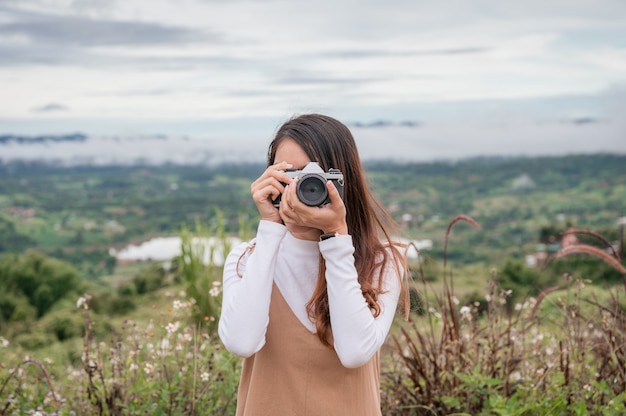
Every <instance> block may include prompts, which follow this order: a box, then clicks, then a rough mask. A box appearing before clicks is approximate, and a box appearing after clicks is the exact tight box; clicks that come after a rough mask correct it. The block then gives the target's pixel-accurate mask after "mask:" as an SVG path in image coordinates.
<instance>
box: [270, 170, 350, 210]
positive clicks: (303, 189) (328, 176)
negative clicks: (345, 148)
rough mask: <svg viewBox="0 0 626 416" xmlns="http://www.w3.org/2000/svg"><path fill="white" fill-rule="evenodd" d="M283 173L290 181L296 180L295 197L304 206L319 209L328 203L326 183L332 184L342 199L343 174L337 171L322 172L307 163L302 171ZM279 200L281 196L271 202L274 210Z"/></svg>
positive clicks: (328, 196)
mask: <svg viewBox="0 0 626 416" xmlns="http://www.w3.org/2000/svg"><path fill="white" fill-rule="evenodd" d="M285 173H286V174H287V176H289V177H290V178H292V179H295V178H298V183H297V184H296V195H298V199H299V200H300V201H301V202H302V203H303V204H305V205H308V206H310V207H316V206H317V207H321V206H322V205H326V204H328V203H329V202H330V195H328V190H327V189H326V182H328V181H332V182H333V184H334V185H335V187H336V188H337V191H339V196H341V199H343V174H342V173H341V171H340V170H338V169H329V170H328V172H324V170H322V168H321V167H320V165H319V164H318V163H317V162H309V163H308V164H307V165H306V166H305V167H304V168H303V169H302V170H297V169H287V170H286V171H285ZM280 199H281V195H279V196H278V198H276V199H275V200H273V201H272V203H273V204H274V206H275V207H276V208H278V206H279V205H280Z"/></svg>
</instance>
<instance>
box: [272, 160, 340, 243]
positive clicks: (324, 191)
mask: <svg viewBox="0 0 626 416" xmlns="http://www.w3.org/2000/svg"><path fill="white" fill-rule="evenodd" d="M285 173H287V175H289V177H290V178H291V183H290V184H289V185H287V186H286V188H285V190H284V192H283V193H282V194H281V196H280V198H276V199H275V200H274V201H273V204H275V206H278V207H279V213H280V216H281V218H282V219H283V222H284V224H285V225H287V226H288V228H289V230H290V231H291V232H292V234H294V235H296V234H303V235H304V234H306V235H307V237H304V236H302V238H310V239H317V238H318V237H319V232H320V231H322V233H327V232H332V233H340V234H347V233H348V229H347V225H346V207H345V205H344V204H343V189H344V188H343V185H344V180H343V175H342V174H341V172H340V171H338V170H336V169H330V170H329V171H328V172H324V171H323V170H322V169H321V168H320V167H319V165H318V164H317V163H315V162H311V163H309V164H308V165H307V166H306V167H305V168H304V169H302V170H293V171H288V172H285Z"/></svg>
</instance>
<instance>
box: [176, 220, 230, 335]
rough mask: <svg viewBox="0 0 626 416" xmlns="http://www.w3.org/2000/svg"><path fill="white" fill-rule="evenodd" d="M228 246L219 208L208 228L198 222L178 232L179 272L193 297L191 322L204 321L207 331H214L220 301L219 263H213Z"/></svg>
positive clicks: (220, 270)
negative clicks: (179, 234) (191, 227)
mask: <svg viewBox="0 0 626 416" xmlns="http://www.w3.org/2000/svg"><path fill="white" fill-rule="evenodd" d="M240 229H241V227H240ZM230 250H231V242H230V238H229V236H228V235H227V234H226V230H225V227H224V218H223V216H222V215H221V212H220V211H218V212H217V216H216V219H215V222H214V224H212V227H211V229H209V228H207V227H206V226H204V225H203V224H201V223H199V222H198V223H196V229H195V232H194V233H193V234H192V233H191V232H190V231H189V230H187V229H186V228H183V230H182V232H181V255H180V257H179V259H178V261H177V264H178V266H179V276H180V278H181V279H182V281H183V282H184V283H185V287H186V293H187V295H188V296H189V297H190V298H191V299H193V300H194V304H193V311H194V312H193V315H192V316H193V320H194V322H196V323H204V324H205V325H206V327H207V328H208V331H209V333H210V334H215V333H216V330H217V322H218V319H219V316H220V311H221V304H222V290H221V289H222V288H221V281H222V280H221V278H222V267H221V265H218V264H216V259H217V258H220V257H221V258H223V257H224V256H225V255H226V254H228V253H229V252H230Z"/></svg>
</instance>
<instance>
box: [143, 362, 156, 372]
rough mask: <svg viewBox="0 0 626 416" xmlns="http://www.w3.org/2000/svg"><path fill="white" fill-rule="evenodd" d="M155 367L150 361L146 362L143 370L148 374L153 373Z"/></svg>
mask: <svg viewBox="0 0 626 416" xmlns="http://www.w3.org/2000/svg"><path fill="white" fill-rule="evenodd" d="M153 369H154V367H153V366H152V364H150V363H146V364H145V366H144V367H143V371H144V372H145V373H146V374H151V373H152V370H153Z"/></svg>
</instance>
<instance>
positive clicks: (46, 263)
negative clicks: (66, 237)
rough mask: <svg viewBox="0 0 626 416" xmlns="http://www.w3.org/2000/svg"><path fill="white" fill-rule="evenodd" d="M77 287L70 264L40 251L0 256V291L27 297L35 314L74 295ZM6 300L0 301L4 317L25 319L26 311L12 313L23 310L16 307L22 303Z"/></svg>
mask: <svg viewBox="0 0 626 416" xmlns="http://www.w3.org/2000/svg"><path fill="white" fill-rule="evenodd" d="M80 288H81V281H80V277H79V275H78V273H77V272H76V270H75V269H74V268H73V267H72V266H71V265H69V264H67V263H65V262H62V261H59V260H57V259H53V258H50V257H48V256H46V255H44V254H42V253H40V252H37V251H28V252H26V253H25V254H23V255H16V254H5V255H4V256H2V257H0V293H4V294H6V295H7V296H15V297H16V299H24V298H25V299H27V301H28V303H29V305H31V306H32V307H33V308H34V309H35V311H36V315H37V317H42V316H43V315H45V314H46V313H47V312H48V311H49V310H50V309H51V308H52V307H53V306H54V305H55V303H56V302H58V301H60V300H61V299H64V298H66V297H68V296H71V297H75V296H76V294H77V293H78V291H79V290H80ZM0 299H1V298H0ZM9 303H10V302H9V301H7V300H6V298H5V300H4V301H2V300H0V304H2V306H0V308H1V309H2V315H3V319H4V320H21V319H28V317H29V314H28V313H23V312H22V313H18V314H17V315H16V311H20V310H24V308H23V307H19V306H20V304H23V302H21V301H20V300H18V301H17V302H15V303H14V304H13V306H11V305H10V304H9ZM20 315H21V316H20Z"/></svg>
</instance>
